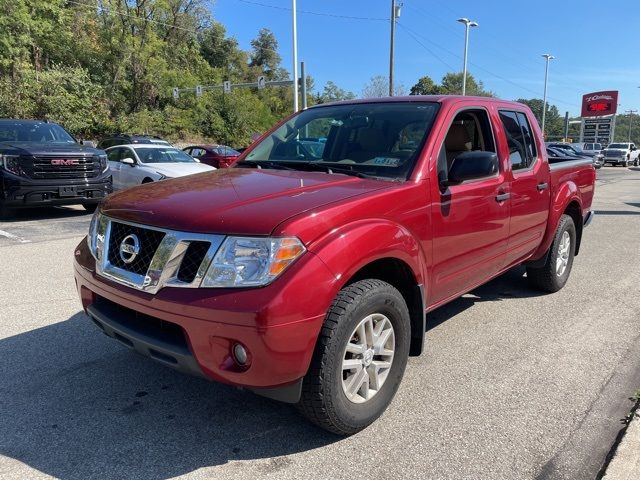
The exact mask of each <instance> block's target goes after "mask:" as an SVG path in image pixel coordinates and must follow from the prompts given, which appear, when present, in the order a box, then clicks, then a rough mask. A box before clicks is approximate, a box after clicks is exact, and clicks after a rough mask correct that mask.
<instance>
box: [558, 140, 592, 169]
mask: <svg viewBox="0 0 640 480" xmlns="http://www.w3.org/2000/svg"><path fill="white" fill-rule="evenodd" d="M577 152H578V150H576V149H574V148H563V147H562V146H561V145H557V144H547V155H548V156H549V163H554V162H559V161H566V160H579V159H589V160H591V161H592V163H593V166H594V167H595V168H596V169H599V168H602V155H601V154H597V155H593V156H587V155H583V154H579V153H577Z"/></svg>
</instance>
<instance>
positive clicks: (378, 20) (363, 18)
mask: <svg viewBox="0 0 640 480" xmlns="http://www.w3.org/2000/svg"><path fill="white" fill-rule="evenodd" d="M236 1H237V2H240V3H246V4H249V5H257V6H259V7H266V8H273V9H275V10H285V11H289V12H290V11H291V8H289V7H282V6H279V5H271V4H269V3H261V2H254V1H252V0H236ZM297 12H298V13H305V14H307V15H316V16H318V17H332V18H343V19H346V20H372V21H376V22H380V21H383V22H386V21H388V20H389V19H388V18H380V17H355V16H352V15H336V14H333V13H324V12H311V11H309V10H300V9H298V10H297Z"/></svg>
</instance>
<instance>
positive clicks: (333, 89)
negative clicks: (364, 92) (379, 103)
mask: <svg viewBox="0 0 640 480" xmlns="http://www.w3.org/2000/svg"><path fill="white" fill-rule="evenodd" d="M354 98H356V96H355V94H354V93H353V92H349V91H348V90H343V89H342V88H340V87H338V85H336V84H335V83H333V82H332V81H331V80H329V81H328V82H327V83H326V84H325V86H324V89H323V90H322V94H321V95H319V96H318V103H328V102H339V101H341V100H353V99H354Z"/></svg>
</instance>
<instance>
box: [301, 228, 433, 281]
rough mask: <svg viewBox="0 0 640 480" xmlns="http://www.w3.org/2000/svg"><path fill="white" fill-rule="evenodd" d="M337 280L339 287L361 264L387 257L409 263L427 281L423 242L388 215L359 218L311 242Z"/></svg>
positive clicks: (314, 251) (416, 273)
mask: <svg viewBox="0 0 640 480" xmlns="http://www.w3.org/2000/svg"><path fill="white" fill-rule="evenodd" d="M309 251H311V252H313V253H314V254H316V255H317V256H318V257H319V258H320V259H321V260H322V261H323V262H324V263H325V265H327V267H328V268H329V270H330V271H331V272H332V273H333V274H334V275H335V278H336V280H337V282H336V283H337V290H339V289H340V288H342V287H343V286H344V285H345V284H346V283H347V282H348V281H349V279H350V278H351V277H352V276H353V275H354V274H355V273H356V272H357V271H358V270H360V269H361V268H363V267H364V266H366V265H368V264H369V263H371V262H374V261H376V260H380V259H383V258H394V259H397V260H401V261H403V262H404V263H406V264H407V265H408V266H409V268H410V269H411V270H412V272H413V275H414V276H415V279H416V282H417V283H418V284H422V285H424V284H425V279H426V270H427V267H426V265H427V262H426V256H425V254H424V252H423V249H422V247H421V245H420V242H419V241H418V240H417V239H416V237H415V236H414V235H412V234H411V232H410V231H408V230H407V229H406V228H404V227H403V226H401V225H399V224H397V223H394V222H391V221H389V220H384V219H373V220H372V219H367V220H359V221H356V222H353V223H350V224H347V225H343V226H341V227H340V228H337V229H334V230H332V231H331V232H330V233H329V234H328V235H326V236H325V237H323V238H321V239H319V240H318V241H316V242H314V243H313V245H310V246H309Z"/></svg>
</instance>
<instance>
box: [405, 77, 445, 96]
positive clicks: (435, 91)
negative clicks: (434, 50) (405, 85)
mask: <svg viewBox="0 0 640 480" xmlns="http://www.w3.org/2000/svg"><path fill="white" fill-rule="evenodd" d="M409 95H440V86H439V85H436V84H435V82H434V81H433V80H432V79H431V77H429V76H426V75H425V76H424V77H420V78H419V79H418V82H417V83H416V84H415V85H414V86H413V87H411V90H410V92H409Z"/></svg>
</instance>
